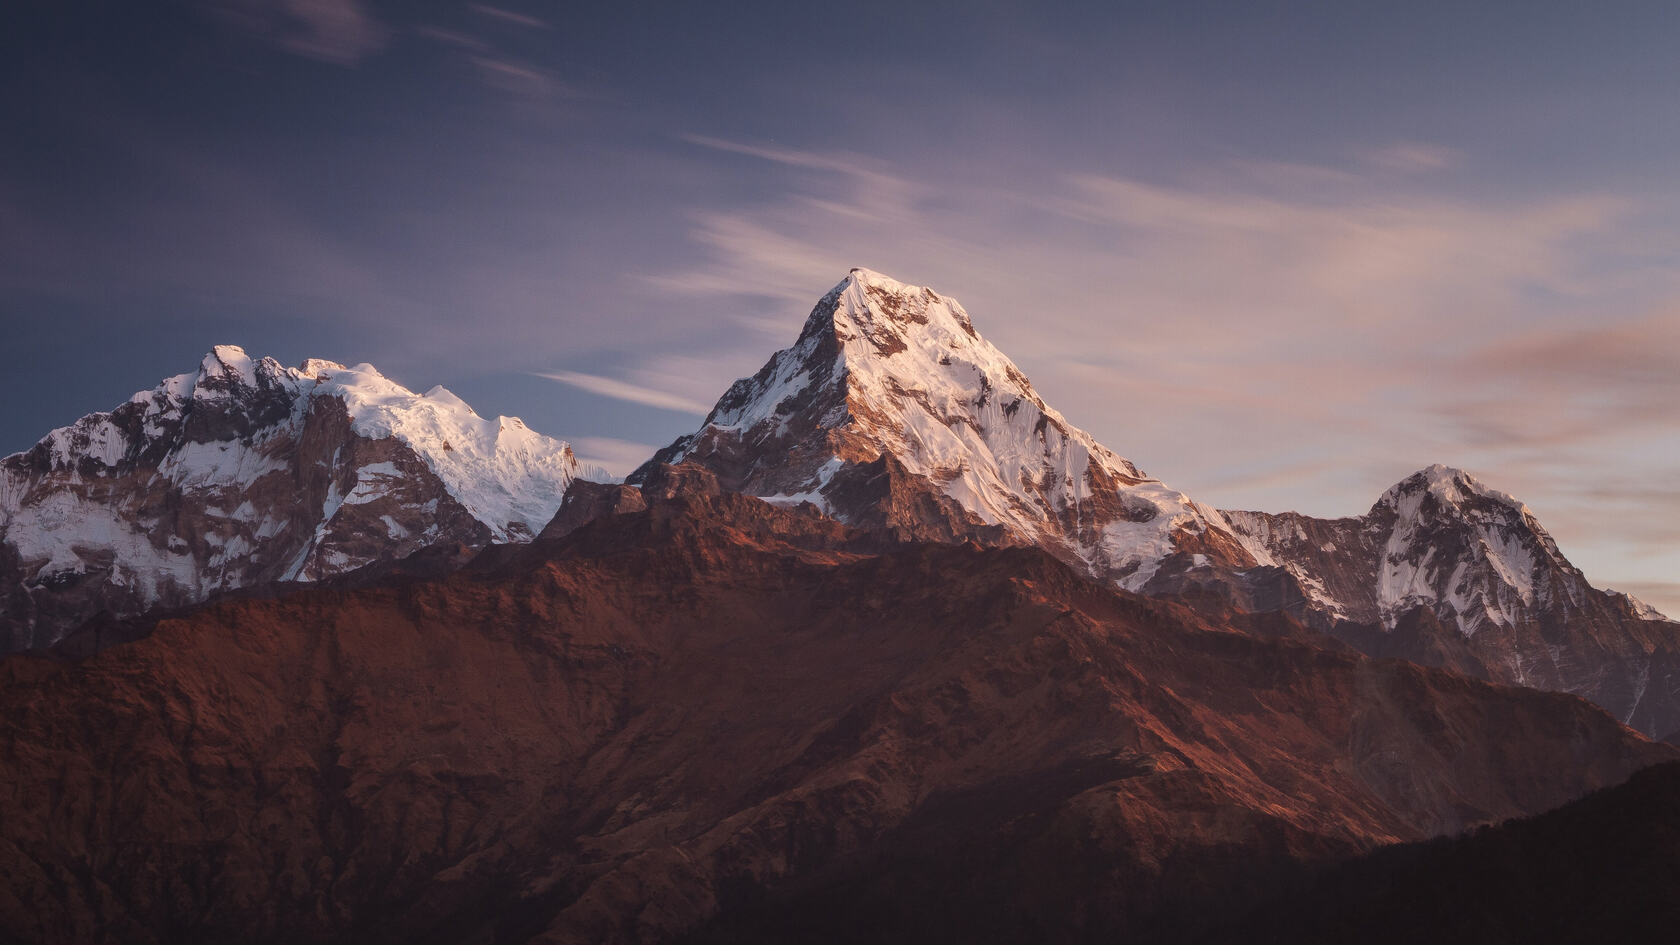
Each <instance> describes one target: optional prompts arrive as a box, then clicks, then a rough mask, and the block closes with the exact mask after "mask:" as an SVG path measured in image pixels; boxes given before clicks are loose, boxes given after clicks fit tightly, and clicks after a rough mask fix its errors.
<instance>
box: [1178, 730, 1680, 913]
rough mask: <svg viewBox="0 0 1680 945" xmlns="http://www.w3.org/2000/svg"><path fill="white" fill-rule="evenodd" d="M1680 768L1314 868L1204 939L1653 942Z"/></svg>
mask: <svg viewBox="0 0 1680 945" xmlns="http://www.w3.org/2000/svg"><path fill="white" fill-rule="evenodd" d="M1677 876H1680V764H1673V763H1670V764H1664V765H1657V766H1653V767H1651V768H1648V769H1646V770H1644V771H1641V772H1639V773H1637V774H1635V775H1634V776H1633V777H1632V778H1631V779H1629V780H1628V782H1627V783H1626V784H1623V785H1619V786H1617V787H1614V788H1607V789H1605V790H1603V791H1598V792H1595V793H1594V794H1592V795H1590V796H1588V797H1586V798H1583V799H1581V800H1579V801H1576V802H1574V803H1572V804H1569V805H1567V806H1566V807H1563V808H1562V809H1560V810H1556V811H1552V812H1549V813H1546V814H1542V815H1540V816H1538V817H1534V818H1528V819H1524V820H1519V821H1512V822H1508V823H1504V824H1500V825H1498V826H1492V827H1487V828H1484V829H1481V830H1478V831H1475V832H1474V833H1471V834H1468V835H1465V836H1460V837H1453V838H1448V839H1440V840H1435V841H1432V842H1428V843H1418V844H1409V845H1406V846H1402V847H1395V848H1390V849H1385V850H1381V851H1378V852H1376V853H1374V854H1372V855H1370V856H1367V857H1364V858H1361V859H1358V860H1355V861H1352V862H1347V863H1338V864H1336V865H1335V866H1334V867H1331V868H1328V869H1326V870H1324V871H1322V873H1321V874H1319V875H1317V876H1316V877H1313V878H1312V880H1311V881H1309V882H1303V883H1301V884H1300V888H1298V889H1294V890H1291V891H1289V892H1287V893H1286V894H1284V895H1281V896H1279V897H1277V899H1275V900H1274V901H1271V902H1268V903H1266V904H1264V905H1263V906H1262V907H1261V908H1259V909H1256V910H1255V911H1254V912H1253V913H1252V914H1250V915H1248V916H1245V917H1243V918H1241V919H1238V920H1235V921H1233V922H1230V923H1228V924H1226V925H1225V927H1224V928H1221V929H1219V930H1218V931H1217V932H1215V933H1214V934H1210V935H1209V936H1207V937H1206V938H1205V939H1204V941H1206V942H1208V943H1210V945H1213V943H1224V942H1230V943H1233V945H1237V943H1242V945H1247V943H1253V942H1291V943H1317V942H1324V943H1341V942H1347V941H1350V940H1357V941H1361V942H1372V943H1389V942H1392V943H1396V945H1399V943H1412V942H1442V943H1466V945H1469V943H1475V945H1487V943H1490V942H1513V943H1515V942H1661V941H1667V940H1668V939H1669V938H1671V937H1672V936H1673V934H1674V929H1675V928H1676V925H1677V924H1680V884H1676V883H1675V878H1676V877H1677Z"/></svg>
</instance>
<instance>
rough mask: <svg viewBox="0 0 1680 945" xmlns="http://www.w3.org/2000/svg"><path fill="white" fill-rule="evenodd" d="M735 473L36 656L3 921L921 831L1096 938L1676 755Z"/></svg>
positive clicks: (865, 858) (715, 887) (682, 899)
mask: <svg viewBox="0 0 1680 945" xmlns="http://www.w3.org/2000/svg"><path fill="white" fill-rule="evenodd" d="M701 478H703V477H693V476H688V477H685V476H684V475H681V474H679V475H675V476H672V475H668V474H667V475H664V476H663V478H661V477H655V481H662V482H665V483H667V484H668V485H667V486H666V487H662V488H659V489H651V490H648V491H647V492H645V493H644V498H645V501H646V504H647V508H645V509H641V510H633V511H619V512H617V513H613V514H607V515H605V516H604V517H600V518H597V519H595V520H593V521H588V522H586V523H584V524H581V525H580V526H578V527H576V528H573V529H572V530H570V531H569V533H568V534H566V535H565V537H563V538H561V539H558V540H554V541H539V542H537V543H535V544H532V545H529V546H495V547H492V548H490V549H489V550H487V551H485V552H483V553H481V554H479V555H478V557H477V558H475V559H474V560H473V561H472V563H471V564H470V565H468V566H467V567H466V568H464V569H461V570H457V571H453V572H451V573H447V574H442V575H438V576H429V575H428V574H427V573H426V569H425V568H415V569H413V570H412V571H408V572H398V573H393V574H389V575H387V576H386V577H383V578H380V579H377V580H370V579H367V578H365V577H361V578H349V579H339V580H335V581H332V582H329V583H328V584H326V585H324V586H319V587H312V588H305V589H300V590H299V591H297V592H296V593H291V594H287V595H284V596H279V597H274V598H269V599H255V598H252V599H229V600H222V601H218V602H214V603H212V604H209V605H206V606H203V607H201V608H198V609H195V610H192V611H190V612H186V613H183V614H181V615H179V616H175V617H171V618H169V619H165V620H162V621H161V622H159V623H158V624H157V625H156V626H155V628H154V629H153V630H152V632H151V633H150V635H148V636H145V637H143V638H142V639H139V640H137V641H135V642H132V643H128V644H125V645H121V646H116V647H112V648H109V649H106V650H104V651H102V652H100V653H98V654H96V655H94V656H92V657H90V658H87V659H85V660H82V661H79V662H68V661H56V660H52V659H48V658H44V657H39V656H34V655H14V656H12V657H9V658H7V659H5V660H4V661H0V715H3V717H4V718H6V719H7V725H6V726H5V727H4V728H0V760H3V761H0V797H4V798H6V815H5V817H4V818H0V875H5V876H6V877H7V878H8V879H7V882H6V883H4V884H0V938H3V939H6V940H12V941H24V942H37V941H38V942H125V943H145V942H164V941H182V940H197V941H211V942H220V941H228V942H233V941H238V942H282V941H301V940H310V941H328V942H370V941H371V942H380V941H391V942H399V941H400V942H444V941H448V942H463V941H496V942H523V941H545V942H662V941H676V940H678V939H679V938H680V937H681V936H683V935H687V934H705V935H712V934H718V935H722V934H724V933H726V932H728V931H729V930H730V929H731V928H745V929H749V930H750V929H751V928H753V927H756V926H753V925H752V924H751V922H748V920H752V919H753V917H755V916H758V917H762V916H764V915H767V914H770V912H773V911H774V908H775V905H776V904H777V903H780V902H786V901H796V900H797V897H798V896H800V895H802V894H807V893H809V892H810V891H811V890H818V891H820V890H823V889H837V888H838V889H845V888H849V887H848V886H847V885H846V884H849V883H851V884H855V883H864V884H865V885H866V886H868V882H869V881H868V877H869V876H871V875H873V874H872V873H871V870H872V869H873V865H874V864H886V865H887V866H888V867H890V868H889V869H886V870H884V871H883V872H882V874H881V875H884V876H889V877H899V878H913V877H915V876H923V877H928V878H929V879H928V880H927V882H925V883H923V885H920V886H917V885H914V884H912V885H910V886H908V887H906V890H907V892H906V895H907V896H916V895H920V894H921V893H927V894H928V895H930V896H931V895H937V894H938V893H939V891H940V889H941V888H943V887H942V886H941V885H940V884H941V883H944V882H947V881H950V882H955V880H954V879H952V877H958V876H965V875H966V876H969V877H970V878H971V880H972V883H978V884H979V885H978V886H973V885H972V883H971V885H970V886H965V887H962V888H964V889H971V890H973V889H978V890H979V891H980V892H982V893H985V892H988V891H991V890H994V889H995V890H1003V891H1005V892H1006V893H1007V895H1003V896H1001V897H986V898H987V899H988V900H989V901H991V902H992V905H991V906H990V907H989V908H991V909H992V910H993V912H992V913H991V914H993V915H995V916H997V917H998V920H999V922H1000V923H1004V924H1000V925H998V926H996V929H997V930H1002V931H1017V930H1020V929H1022V928H1037V929H1039V930H1040V931H1042V932H1044V933H1045V934H1044V935H1043V936H1042V938H1043V940H1047V941H1058V940H1059V941H1074V940H1080V939H1081V938H1082V936H1084V935H1085V934H1086V933H1087V932H1090V931H1091V930H1104V929H1116V930H1128V929H1131V930H1138V929H1143V930H1145V931H1147V930H1149V929H1158V928H1161V927H1164V926H1162V925H1161V923H1163V922H1166V921H1167V919H1168V917H1170V915H1175V914H1180V913H1182V911H1183V910H1184V909H1186V908H1189V906H1186V905H1185V904H1186V903H1189V904H1192V905H1194V904H1196V903H1204V902H1207V901H1209V897H1212V896H1219V895H1223V894H1224V893H1226V892H1228V891H1230V890H1233V889H1241V888H1243V887H1244V885H1245V884H1246V883H1248V882H1250V881H1251V880H1252V879H1253V877H1254V876H1255V875H1256V873H1257V871H1259V872H1265V871H1267V870H1270V869H1272V868H1274V867H1281V865H1283V864H1288V863H1292V862H1297V861H1315V860H1318V859H1321V858H1324V857H1329V856H1335V855H1343V854H1347V853H1350V852H1355V851H1360V850H1364V849H1368V848H1370V847H1371V846H1373V845H1376V844H1381V843H1387V842H1392V841H1396V840H1411V839H1419V838H1424V837H1428V836H1431V835H1435V834H1439V833H1442V832H1447V831H1454V830H1458V829H1461V828H1463V827H1466V826H1469V825H1472V824H1476V823H1480V822H1484V821H1497V820H1501V819H1504V818H1507V817H1511V816H1515V815H1520V814H1527V813H1533V812H1537V811H1540V810H1544V809H1548V808H1551V807H1554V806H1556V805H1558V804H1560V803H1563V802H1565V801H1567V800H1569V799H1570V798H1573V797H1576V796H1578V795H1580V794H1582V793H1584V792H1586V791H1588V790H1591V789H1594V788H1597V787H1602V786H1605V785H1609V784H1613V783H1617V782H1619V781H1621V780H1622V779H1624V778H1625V777H1626V776H1627V775H1628V774H1629V773H1630V772H1632V771H1634V770H1636V769H1638V768H1640V767H1643V766H1645V765H1648V764H1651V763H1653V762H1657V761H1661V760H1665V759H1669V758H1674V757H1676V751H1675V749H1673V748H1671V747H1668V746H1663V745H1656V744H1653V743H1650V742H1647V741H1644V740H1642V739H1640V738H1638V737H1637V736H1635V735H1634V734H1632V733H1631V732H1628V731H1627V730H1626V729H1623V728H1621V727H1620V726H1618V725H1617V724H1616V723H1615V722H1614V721H1613V720H1611V719H1610V718H1608V717H1607V716H1605V715H1604V714H1603V713H1602V712H1600V711H1599V710H1597V709H1595V708H1593V707H1591V706H1589V705H1587V704H1586V703H1584V702H1581V701H1580V700H1577V699H1574V698H1572V697H1568V696H1562V695H1555V694H1546V693H1539V692H1534V691H1530V690H1520V689H1511V688H1502V687H1496V686H1490V685H1487V684H1484V683H1480V682H1475V681H1472V680H1469V679H1466V678H1464V677H1462V676H1457V675H1453V674H1448V673H1445V672H1441V671H1435V670H1428V669H1423V668H1420V667H1416V666H1412V665H1408V664H1404V663H1399V662H1393V661H1374V660H1370V659H1366V658H1364V657H1360V656H1356V655H1351V654H1346V653H1336V652H1330V651H1327V650H1324V649H1320V648H1317V647H1314V646H1310V645H1305V644H1303V643H1301V642H1298V641H1295V640H1292V639H1289V638H1288V637H1289V635H1290V633H1291V631H1290V630H1289V629H1288V627H1287V626H1285V625H1283V624H1282V623H1279V620H1278V618H1264V619H1269V620H1270V621H1271V623H1270V624H1268V625H1267V627H1259V626H1253V627H1251V626H1246V625H1244V626H1242V627H1239V628H1236V629H1233V628H1232V627H1228V626H1220V625H1217V624H1215V623H1212V622H1210V621H1209V619H1208V618H1206V617H1203V616H1200V615H1198V614H1197V613H1195V612H1193V611H1191V610H1189V609H1188V608H1186V607H1183V606H1179V605H1174V604H1170V603H1165V602H1152V601H1147V600H1144V599H1140V598H1136V597H1132V596H1129V595H1126V594H1123V593H1120V592H1117V591H1114V590H1111V589H1109V588H1106V587H1104V586H1102V585H1100V584H1097V583H1094V582H1091V581H1089V580H1087V579H1084V578H1082V577H1080V576H1078V575H1076V574H1075V573H1074V572H1072V571H1070V570H1069V569H1067V568H1066V567H1064V566H1063V565H1061V564H1060V563H1058V562H1056V561H1055V560H1053V559H1052V558H1050V557H1049V556H1047V555H1045V554H1044V553H1043V552H1041V551H1038V550H1036V549H1026V548H1001V549H999V548H992V549H986V548H979V547H975V546H971V545H939V544H933V545H930V544H900V543H897V542H895V541H893V540H891V539H890V538H886V537H883V536H880V535H876V534H869V533H864V532H859V531H855V530H851V529H847V528H845V527H843V526H840V525H838V524H836V523H835V522H833V521H832V520H829V519H826V518H824V517H822V516H820V515H817V514H816V513H815V512H814V511H813V510H811V509H809V508H805V509H779V508H776V507H773V506H771V505H768V504H766V503H763V502H760V501H757V500H755V499H751V498H748V497H745V496H741V495H736V494H729V493H725V492H722V491H721V490H714V489H713V488H711V487H710V486H709V485H708V484H706V483H705V482H703V481H700V480H701ZM609 511H610V510H609ZM1234 619H1237V620H1247V621H1261V622H1264V621H1263V618H1246V617H1239V618H1234ZM1261 631H1265V632H1261ZM1268 637H1272V638H1268ZM919 863H920V864H922V865H925V866H927V867H928V869H927V870H922V871H918V870H917V869H914V867H916V866H917V864H919ZM964 882H969V880H965V881H964ZM953 888H955V887H953ZM891 889H892V887H886V886H879V885H875V886H868V888H867V889H866V890H865V891H866V892H867V893H868V894H869V895H870V896H874V897H881V896H886V897H888V898H889V899H890V898H891V897H892V896H893V895H896V894H895V893H893V892H892V891H891ZM959 901H980V900H975V899H973V898H972V897H971V898H970V899H969V900H959ZM923 905H926V902H925V901H924V900H922V899H920V898H905V899H897V900H892V901H891V902H889V903H888V905H887V906H885V907H883V910H882V911H881V912H880V913H879V914H881V915H883V916H887V917H888V918H890V917H891V916H892V915H893V914H894V913H893V909H894V908H897V909H899V910H900V911H901V912H902V914H904V915H920V914H925V913H924V912H921V911H919V910H920V907H921V906H923ZM766 910H770V912H766ZM1174 910H1178V911H1177V912H1175V911H1174ZM735 918H740V919H742V921H743V922H747V924H746V925H742V926H731V925H730V922H731V921H733V920H734V919H735ZM713 923H716V924H713ZM1022 923H1027V925H1025V926H1023V925H1022ZM736 940H740V939H736ZM900 940H906V939H900Z"/></svg>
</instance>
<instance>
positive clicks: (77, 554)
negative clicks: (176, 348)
mask: <svg viewBox="0 0 1680 945" xmlns="http://www.w3.org/2000/svg"><path fill="white" fill-rule="evenodd" d="M576 473H577V462H576V460H575V459H574V458H573V456H572V454H571V451H570V449H569V448H568V447H567V446H566V444H564V443H562V442H559V441H557V440H552V439H549V438H548V437H545V436H542V435H541V434H538V433H536V432H534V431H531V430H529V429H527V428H526V427H525V426H524V424H523V423H521V422H520V421H519V420H518V419H516V418H512V417H501V418H497V419H494V420H486V419H484V418H481V417H479V416H478V415H477V414H475V413H473V411H472V409H471V408H470V407H468V406H467V405H466V404H465V403H463V402H462V401H461V400H460V399H459V398H457V397H455V395H453V394H451V393H450V392H449V391H447V390H444V389H443V388H441V387H438V388H433V389H432V390H431V391H428V392H427V393H426V394H424V395H419V394H415V393H413V392H411V391H408V390H406V389H404V388H402V387H401V386H399V385H397V384H394V383H392V382H391V381H389V380H387V379H386V378H384V377H382V376H381V375H380V374H379V373H378V372H377V371H375V370H374V369H373V368H372V367H371V366H369V365H365V364H364V365H359V366H356V367H353V368H352V367H345V366H344V365H341V364H336V363H333V362H330V361H320V360H310V361H306V362H304V364H303V365H301V366H300V367H297V368H286V367H283V366H282V365H280V364H279V363H277V362H275V361H273V360H272V359H268V358H264V359H260V360H255V359H252V358H250V357H248V356H247V355H246V354H245V352H243V351H242V350H240V349H238V348H235V347H231V346H222V347H218V348H216V349H215V350H213V351H212V352H211V353H210V354H208V355H206V356H205V357H204V360H203V363H202V364H201V365H200V366H199V369H198V371H197V372H195V373H191V374H182V375H178V376H176V377H172V378H169V379H167V380H165V381H163V382H162V383H161V384H159V385H158V386H157V387H156V388H154V389H152V390H150V391H143V392H141V393H138V394H136V395H134V397H133V398H131V399H130V400H129V402H128V403H126V404H123V405H122V406H120V407H118V408H117V409H115V410H113V411H111V412H109V413H101V414H93V415H91V416H87V417H83V418H82V419H81V420H78V421H77V422H76V423H74V424H72V425H70V426H68V427H64V428H62V429H58V430H54V431H53V432H52V433H50V434H48V435H47V436H46V437H45V438H44V439H42V440H41V441H40V442H39V443H37V444H36V445H35V446H34V447H33V448H31V449H29V450H27V451H25V452H22V453H18V454H15V455H12V456H8V457H6V458H5V459H3V460H0V626H3V627H4V632H3V634H0V652H7V651H11V650H18V649H26V648H30V647H40V646H46V645H49V644H51V643H53V642H54V641H55V640H57V639H58V638H59V637H60V636H62V635H63V634H64V633H65V632H66V631H68V630H69V629H70V628H72V627H74V626H76V625H77V624H79V623H81V622H82V621H84V620H86V619H88V618H89V617H92V616H93V615H95V614H97V613H101V612H103V613H109V614H116V615H125V614H134V613H139V612H141V611H144V610H147V609H149V608H153V607H160V606H178V605H181V604H186V603H191V602H193V601H198V600H202V599H203V598H205V597H206V596H208V595H210V594H213V593H215V592H218V591H222V590H228V589H232V588H238V587H247V586H252V585H256V584H264V583H270V582H276V581H309V580H315V579H319V578H322V577H325V576H328V575H333V574H339V573H342V572H344V571H348V570H352V569H354V568H357V567H360V566H362V565H365V564H368V563H370V562H373V561H382V560H389V559H393V558H398V557H402V556H404V555H407V554H410V553H412V552H415V551H418V550H420V549H422V548H426V547H429V546H432V545H436V544H440V543H465V544H484V543H486V542H489V541H492V540H496V541H510V540H520V539H527V538H530V537H531V536H532V535H534V534H535V532H536V531H537V530H538V529H540V528H541V527H542V525H543V524H544V523H545V522H547V521H548V519H549V518H550V517H552V515H553V513H554V510H555V508H556V507H557V506H558V505H559V501H560V495H561V493H562V492H563V491H564V490H565V487H566V485H567V484H568V483H569V482H570V481H571V479H572V478H573V477H574V476H575V475H576Z"/></svg>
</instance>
